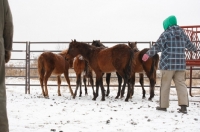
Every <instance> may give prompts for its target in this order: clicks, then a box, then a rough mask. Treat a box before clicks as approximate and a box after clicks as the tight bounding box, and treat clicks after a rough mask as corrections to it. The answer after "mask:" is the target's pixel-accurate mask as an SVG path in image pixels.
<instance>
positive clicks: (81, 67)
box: [73, 55, 95, 98]
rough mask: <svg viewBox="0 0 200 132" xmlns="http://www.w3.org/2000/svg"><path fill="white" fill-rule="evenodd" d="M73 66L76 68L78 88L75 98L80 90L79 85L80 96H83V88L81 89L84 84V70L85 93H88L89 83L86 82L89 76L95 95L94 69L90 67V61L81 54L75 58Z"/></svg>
mask: <svg viewBox="0 0 200 132" xmlns="http://www.w3.org/2000/svg"><path fill="white" fill-rule="evenodd" d="M73 68H74V71H75V73H76V90H75V92H74V96H73V98H75V97H76V94H77V90H78V88H79V87H80V95H79V97H81V95H82V89H81V86H82V81H81V74H82V72H84V75H83V82H84V85H85V95H87V94H88V92H87V84H86V81H87V78H89V81H90V84H91V85H92V90H93V95H95V92H94V81H93V74H92V69H91V68H90V67H89V65H88V62H87V61H86V60H85V59H84V58H83V57H82V56H81V55H77V56H76V57H75V58H74V62H73Z"/></svg>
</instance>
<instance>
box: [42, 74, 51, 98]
mask: <svg viewBox="0 0 200 132" xmlns="http://www.w3.org/2000/svg"><path fill="white" fill-rule="evenodd" d="M51 73H52V71H47V72H46V74H45V76H44V85H45V96H44V97H49V94H48V89H47V81H48V79H49V77H50V76H51Z"/></svg>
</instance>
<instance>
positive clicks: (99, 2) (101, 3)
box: [9, 0, 200, 41]
mask: <svg viewBox="0 0 200 132" xmlns="http://www.w3.org/2000/svg"><path fill="white" fill-rule="evenodd" d="M9 3H10V7H11V10H12V14H13V20H14V41H71V39H77V40H79V41H92V40H97V39H98V40H101V41H156V40H157V39H158V37H159V36H160V34H161V33H162V32H163V27H162V22H163V20H164V19H165V18H166V17H168V16H169V15H175V16H176V17H177V21H178V25H200V15H199V13H200V0H9Z"/></svg>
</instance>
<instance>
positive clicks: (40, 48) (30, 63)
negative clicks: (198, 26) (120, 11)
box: [6, 41, 200, 94]
mask: <svg viewBox="0 0 200 132" xmlns="http://www.w3.org/2000/svg"><path fill="white" fill-rule="evenodd" d="M69 43H70V42H29V41H25V42H13V50H12V57H11V60H10V62H9V63H8V64H6V70H9V71H11V73H8V72H6V78H9V77H13V78H24V83H6V85H7V86H24V87H25V94H30V91H31V87H34V86H40V84H39V83H38V84H35V83H32V80H34V79H37V80H38V79H39V77H38V74H37V57H38V56H39V55H40V54H41V53H42V52H44V51H51V52H54V53H58V52H60V51H62V50H64V49H67V48H68V45H69ZM86 43H91V42H90V41H88V42H86ZM102 43H103V44H104V45H106V46H108V47H110V46H113V45H116V44H121V43H124V44H127V43H128V41H127V42H125V41H121V42H114V41H112V42H102ZM153 43H154V42H153V41H146V42H145V41H144V42H137V46H138V48H139V50H141V49H143V48H149V47H151V46H152V44H153ZM12 70H15V71H18V70H21V71H23V72H22V73H23V74H20V75H19V74H18V73H16V74H15V73H12ZM69 70H70V72H69V73H70V74H69V78H70V83H71V86H75V85H76V83H75V82H76V75H75V73H74V71H73V69H69ZM187 70H189V68H187ZM193 70H195V68H193ZM196 70H200V69H199V68H196ZM158 71H159V69H158ZM94 77H95V74H94ZM157 77H158V78H159V76H157ZM138 78H139V76H136V79H138ZM145 78H146V76H145ZM50 79H55V76H51V77H50ZM62 79H64V76H62ZM104 79H105V76H104ZM112 79H113V80H116V82H117V76H116V74H113V75H112V76H111V80H112ZM187 79H188V78H187ZM192 79H199V78H192ZM64 80H65V79H64ZM38 82H39V81H38ZM104 85H106V84H105V83H104ZM48 86H57V85H52V84H51V85H50V84H48ZM61 86H66V85H61ZM110 86H112V87H118V83H115V84H114V83H113V82H111V85H110ZM144 86H145V87H149V86H150V85H149V84H146V85H144ZM135 87H140V85H135ZM156 87H160V86H159V85H158V84H156ZM172 88H174V86H172ZM192 88H200V87H192Z"/></svg>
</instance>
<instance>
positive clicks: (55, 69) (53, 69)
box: [38, 50, 73, 97]
mask: <svg viewBox="0 0 200 132" xmlns="http://www.w3.org/2000/svg"><path fill="white" fill-rule="evenodd" d="M66 53H67V50H64V51H62V52H61V53H59V54H55V53H52V52H44V53H42V54H41V55H40V56H39V57H38V74H39V79H40V85H41V88H42V94H43V96H44V97H48V96H49V95H48V89H47V81H48V78H49V77H50V76H51V75H56V76H57V83H58V96H61V93H60V84H61V74H63V73H64V76H65V79H66V81H67V83H68V86H69V89H70V92H71V95H72V96H73V91H72V88H71V85H70V80H69V76H68V70H69V68H70V67H72V63H73V61H72V60H70V61H66V60H65V58H64V56H65V54H66ZM43 83H44V85H45V89H44V88H43Z"/></svg>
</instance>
